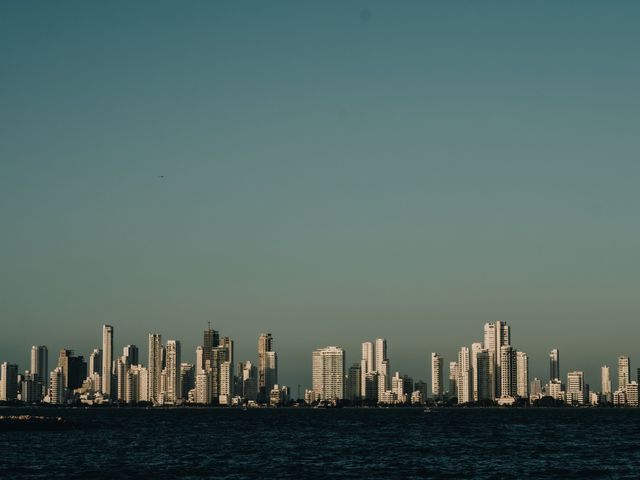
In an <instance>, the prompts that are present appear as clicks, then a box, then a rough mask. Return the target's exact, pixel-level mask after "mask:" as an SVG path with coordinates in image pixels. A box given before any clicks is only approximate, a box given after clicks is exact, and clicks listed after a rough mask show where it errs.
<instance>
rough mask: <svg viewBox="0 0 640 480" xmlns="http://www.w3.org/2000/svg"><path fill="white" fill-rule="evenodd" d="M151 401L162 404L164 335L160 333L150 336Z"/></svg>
mask: <svg viewBox="0 0 640 480" xmlns="http://www.w3.org/2000/svg"><path fill="white" fill-rule="evenodd" d="M147 368H148V370H149V401H150V402H153V403H159V402H160V392H161V385H160V379H161V376H162V335H160V334H159V333H150V334H149V363H148V366H147Z"/></svg>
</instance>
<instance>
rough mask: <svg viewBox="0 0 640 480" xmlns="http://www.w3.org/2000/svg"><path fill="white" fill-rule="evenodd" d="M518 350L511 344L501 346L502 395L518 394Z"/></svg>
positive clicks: (513, 395)
mask: <svg viewBox="0 0 640 480" xmlns="http://www.w3.org/2000/svg"><path fill="white" fill-rule="evenodd" d="M517 387H518V383H517V358H516V351H515V350H514V349H513V347H512V346H511V345H503V346H501V347H500V396H501V397H515V396H516V395H517V394H518V388H517Z"/></svg>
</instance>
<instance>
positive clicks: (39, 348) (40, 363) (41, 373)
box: [31, 345, 49, 400]
mask: <svg viewBox="0 0 640 480" xmlns="http://www.w3.org/2000/svg"><path fill="white" fill-rule="evenodd" d="M31 374H32V375H33V376H34V377H33V380H34V382H36V383H38V384H39V385H40V398H39V399H38V400H40V399H41V398H42V397H43V396H44V395H46V394H47V390H48V389H49V350H48V349H47V347H46V346H45V345H33V346H32V347H31Z"/></svg>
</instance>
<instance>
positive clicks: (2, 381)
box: [0, 362, 18, 402]
mask: <svg viewBox="0 0 640 480" xmlns="http://www.w3.org/2000/svg"><path fill="white" fill-rule="evenodd" d="M17 398H18V365H16V364H13V363H8V362H4V363H3V364H2V365H0V401H4V402H10V401H13V400H16V399H17Z"/></svg>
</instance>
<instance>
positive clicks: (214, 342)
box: [202, 324, 220, 368]
mask: <svg viewBox="0 0 640 480" xmlns="http://www.w3.org/2000/svg"><path fill="white" fill-rule="evenodd" d="M218 346H220V333H219V332H218V331H217V330H213V329H212V328H211V324H209V326H208V328H207V329H206V330H205V331H204V335H203V343H202V354H203V360H204V361H203V365H205V367H204V368H206V365H207V362H209V363H210V364H212V360H211V353H212V351H213V349H214V348H216V347H218Z"/></svg>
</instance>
